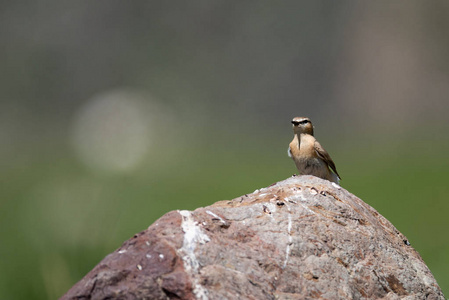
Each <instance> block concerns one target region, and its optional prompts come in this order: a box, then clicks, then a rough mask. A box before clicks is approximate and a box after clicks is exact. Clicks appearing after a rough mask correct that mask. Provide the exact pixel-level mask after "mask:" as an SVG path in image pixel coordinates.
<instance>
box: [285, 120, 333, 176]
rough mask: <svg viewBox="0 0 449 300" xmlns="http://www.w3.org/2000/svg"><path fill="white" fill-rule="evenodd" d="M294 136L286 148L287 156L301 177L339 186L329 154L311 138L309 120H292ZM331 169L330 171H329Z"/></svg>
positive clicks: (311, 126)
mask: <svg viewBox="0 0 449 300" xmlns="http://www.w3.org/2000/svg"><path fill="white" fill-rule="evenodd" d="M292 124H293V132H294V133H295V136H294V137H293V141H292V142H291V143H290V145H289V147H288V156H290V157H291V158H292V159H293V161H294V162H295V164H296V167H297V168H298V170H299V173H300V174H301V175H314V176H317V177H320V178H323V179H327V180H329V181H333V182H335V183H337V184H339V181H340V179H341V177H340V175H338V172H337V168H336V167H335V164H334V162H333V161H332V158H331V157H330V155H329V153H327V151H326V150H324V148H323V147H322V146H321V145H320V143H319V142H318V141H317V140H316V139H315V137H314V136H313V125H312V122H311V121H310V119H309V118H305V117H296V118H293V120H292ZM329 168H330V169H332V171H333V172H332V171H331V170H330V169H329Z"/></svg>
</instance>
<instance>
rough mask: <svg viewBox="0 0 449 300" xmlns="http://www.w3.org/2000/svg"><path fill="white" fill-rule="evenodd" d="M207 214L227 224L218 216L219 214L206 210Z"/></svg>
mask: <svg viewBox="0 0 449 300" xmlns="http://www.w3.org/2000/svg"><path fill="white" fill-rule="evenodd" d="M206 213H208V214H209V215H211V216H212V217H214V218H217V219H219V220H220V222H222V223H226V222H225V220H223V219H222V218H221V217H220V216H218V215H217V214H214V213H213V212H211V211H210V210H206Z"/></svg>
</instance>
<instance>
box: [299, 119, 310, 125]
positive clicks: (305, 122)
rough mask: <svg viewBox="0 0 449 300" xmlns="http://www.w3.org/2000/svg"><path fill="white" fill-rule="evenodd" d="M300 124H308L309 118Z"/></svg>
mask: <svg viewBox="0 0 449 300" xmlns="http://www.w3.org/2000/svg"><path fill="white" fill-rule="evenodd" d="M298 123H299V124H301V125H304V124H307V123H309V120H303V121H301V122H298Z"/></svg>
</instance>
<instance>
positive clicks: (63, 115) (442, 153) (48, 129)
mask: <svg viewBox="0 0 449 300" xmlns="http://www.w3.org/2000/svg"><path fill="white" fill-rule="evenodd" d="M448 37H449V3H448V2H447V1H443V0H439V1H416V0H412V1H395V2H391V1H386V0H385V1H384V0H382V1H371V2H368V1H339V2H334V1H315V0H314V1H283V2H271V1H189V2H183V1H169V2H164V1H145V2H144V1H133V2H128V1H84V0H83V1H76V2H58V1H38V2H35V1H19V2H18V1H10V0H7V1H2V3H1V4H0V38H1V47H0V66H1V68H0V164H1V173H0V184H1V189H0V208H1V209H0V235H1V236H0V238H1V243H0V256H1V257H2V259H1V260H0V270H1V272H0V298H1V299H54V298H57V297H59V296H61V295H62V294H63V293H65V292H66V291H67V290H68V289H69V288H70V287H71V286H72V285H73V284H74V283H76V282H77V281H78V280H80V279H81V278H82V277H83V276H84V275H85V274H86V273H87V272H88V271H89V270H91V269H92V268H93V267H94V266H95V265H96V264H97V263H98V262H99V261H100V260H101V259H102V258H103V257H104V256H106V255H107V254H108V253H110V252H112V251H113V250H115V249H116V248H118V247H119V246H120V245H121V243H122V242H123V241H124V240H126V239H128V238H130V237H131V236H133V234H134V233H136V232H139V231H141V230H144V229H145V228H147V227H148V226H149V225H150V224H151V223H153V222H154V221H155V220H156V219H157V218H159V217H160V216H162V215H163V214H164V213H166V212H168V211H170V210H175V209H195V208H196V207H199V206H206V205H209V204H212V203H214V202H216V201H218V200H223V199H232V198H235V197H238V196H240V195H242V194H246V193H250V192H252V191H254V190H255V189H258V188H261V187H265V186H267V185H269V184H271V183H274V182H276V181H279V180H283V179H285V178H287V177H289V176H291V175H292V174H293V173H295V172H296V169H295V166H294V163H293V162H292V161H291V159H290V158H288V157H287V146H288V143H289V142H290V140H291V139H292V137H293V134H292V131H291V126H290V125H291V124H290V120H291V119H292V118H293V117H294V116H308V117H310V118H311V119H312V120H313V122H314V125H315V134H316V136H317V138H318V139H319V140H320V142H321V144H322V145H323V146H324V147H325V148H326V149H327V150H328V152H329V153H330V154H331V156H332V158H333V160H334V161H335V163H336V165H337V168H338V170H339V173H340V174H341V175H342V178H343V181H342V182H341V184H342V186H343V187H344V188H346V189H347V190H349V191H350V192H352V193H354V194H355V195H357V196H358V197H360V198H361V199H362V200H364V201H365V202H367V203H368V204H370V205H371V206H373V207H374V208H375V209H377V210H378V211H379V212H380V213H381V214H383V215H384V216H385V217H386V218H388V219H389V220H390V221H391V222H392V223H393V224H394V225H395V226H396V227H397V228H398V229H399V230H400V231H401V232H402V233H404V234H405V235H406V236H407V237H408V239H409V241H410V242H411V244H412V246H413V247H414V248H415V249H416V250H418V251H419V253H420V254H421V255H422V257H423V259H424V261H425V262H426V263H427V265H428V266H429V268H430V269H431V271H432V272H433V274H434V276H435V277H436V279H437V281H438V282H439V284H440V286H441V288H442V289H443V291H444V292H445V293H446V294H448V293H449V275H448V274H449V273H448V272H447V270H448V265H449V255H448V253H449V235H448V234H447V232H446V231H447V228H448V226H449V219H448V218H447V211H448V209H449V202H448V201H447V194H448V192H449V188H448V180H449V174H448V168H447V167H448V166H449V156H448V150H449V139H448V138H449V134H448V129H449V126H448V125H449V124H448V117H447V115H448V108H449V102H448V99H447V98H448V96H447V95H449V84H448V83H449V38H448Z"/></svg>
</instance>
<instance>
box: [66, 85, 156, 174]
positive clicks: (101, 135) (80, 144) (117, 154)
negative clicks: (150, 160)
mask: <svg viewBox="0 0 449 300" xmlns="http://www.w3.org/2000/svg"><path fill="white" fill-rule="evenodd" d="M147 104H148V99H147V98H146V97H145V94H144V93H140V92H139V91H133V90H125V89H118V90H113V91H108V92H105V93H102V94H100V95H97V96H94V97H93V98H91V99H90V100H89V101H88V102H87V103H86V104H85V105H84V106H83V107H82V108H81V109H80V110H79V111H78V113H77V114H76V116H75V120H74V123H73V130H72V137H71V138H72V144H73V147H74V149H75V152H76V153H77V155H78V157H79V158H80V159H81V161H82V162H83V163H85V164H86V165H88V166H89V167H91V168H92V169H95V170H98V171H106V172H126V171H130V170H133V169H134V168H135V167H136V166H137V165H138V163H139V162H140V161H141V160H142V159H143V158H144V156H145V154H146V153H147V151H148V150H149V145H150V137H151V132H150V127H149V118H150V115H149V110H148V105H147Z"/></svg>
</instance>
